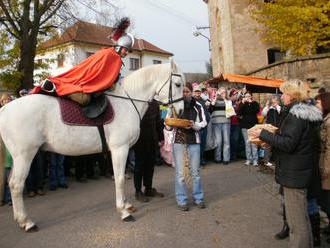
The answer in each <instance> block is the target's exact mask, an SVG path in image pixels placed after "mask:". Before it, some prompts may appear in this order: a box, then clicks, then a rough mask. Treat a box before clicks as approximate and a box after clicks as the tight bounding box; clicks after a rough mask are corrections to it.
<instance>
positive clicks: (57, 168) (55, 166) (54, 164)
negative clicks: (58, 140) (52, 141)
mask: <svg viewBox="0 0 330 248" xmlns="http://www.w3.org/2000/svg"><path fill="white" fill-rule="evenodd" d="M64 158H65V157H64V156H63V155H61V154H57V153H50V168H49V185H50V186H51V187H57V186H58V185H63V184H65V183H66V180H65V175H64Z"/></svg>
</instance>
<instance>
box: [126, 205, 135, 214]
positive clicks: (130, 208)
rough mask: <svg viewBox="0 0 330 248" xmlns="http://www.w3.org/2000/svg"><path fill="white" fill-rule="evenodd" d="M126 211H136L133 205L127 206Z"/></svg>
mask: <svg viewBox="0 0 330 248" xmlns="http://www.w3.org/2000/svg"><path fill="white" fill-rule="evenodd" d="M127 211H128V212H130V213H134V212H136V211H137V209H136V208H135V207H133V206H131V207H129V208H127Z"/></svg>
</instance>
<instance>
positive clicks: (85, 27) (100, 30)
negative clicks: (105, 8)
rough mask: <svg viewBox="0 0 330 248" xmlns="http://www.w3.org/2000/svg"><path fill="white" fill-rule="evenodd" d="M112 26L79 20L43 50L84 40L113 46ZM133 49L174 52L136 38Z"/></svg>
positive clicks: (44, 45) (167, 53)
mask: <svg viewBox="0 0 330 248" xmlns="http://www.w3.org/2000/svg"><path fill="white" fill-rule="evenodd" d="M111 32H112V28H111V27H108V26H102V25H98V24H94V23H89V22H83V21H78V22H76V23H75V24H74V25H73V26H71V27H69V28H68V29H66V30H65V32H64V33H63V34H62V35H61V36H58V37H55V38H53V39H50V40H48V41H46V42H44V43H42V44H41V45H40V49H41V50H45V49H47V48H51V47H55V46H58V45H62V44H65V43H69V42H82V43H88V44H94V45H100V46H113V45H114V44H113V42H112V41H111V40H110V39H109V38H108V36H109V35H110V34H111ZM133 50H135V51H141V52H142V51H147V52H154V53H161V54H164V55H168V56H173V54H172V53H170V52H168V51H165V50H163V49H161V48H159V47H157V46H155V45H153V44H151V43H150V42H148V41H146V40H143V39H137V38H135V42H134V46H133Z"/></svg>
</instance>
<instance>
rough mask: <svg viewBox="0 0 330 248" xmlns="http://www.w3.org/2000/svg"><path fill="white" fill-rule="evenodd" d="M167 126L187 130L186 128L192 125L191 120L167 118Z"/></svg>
mask: <svg viewBox="0 0 330 248" xmlns="http://www.w3.org/2000/svg"><path fill="white" fill-rule="evenodd" d="M165 124H166V125H167V126H171V127H179V128H186V127H189V126H190V125H191V124H190V120H187V119H179V118H166V119H165Z"/></svg>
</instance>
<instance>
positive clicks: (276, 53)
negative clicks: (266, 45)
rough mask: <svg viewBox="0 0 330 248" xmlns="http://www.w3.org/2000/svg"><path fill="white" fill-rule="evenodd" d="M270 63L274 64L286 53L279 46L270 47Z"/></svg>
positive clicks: (268, 52)
mask: <svg viewBox="0 0 330 248" xmlns="http://www.w3.org/2000/svg"><path fill="white" fill-rule="evenodd" d="M267 56H268V64H272V63H275V62H278V61H281V60H283V58H284V56H285V53H284V52H281V51H280V50H279V49H277V48H270V49H268V50H267Z"/></svg>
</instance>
